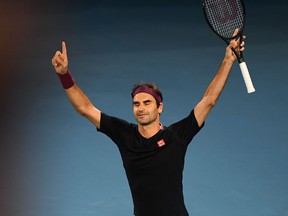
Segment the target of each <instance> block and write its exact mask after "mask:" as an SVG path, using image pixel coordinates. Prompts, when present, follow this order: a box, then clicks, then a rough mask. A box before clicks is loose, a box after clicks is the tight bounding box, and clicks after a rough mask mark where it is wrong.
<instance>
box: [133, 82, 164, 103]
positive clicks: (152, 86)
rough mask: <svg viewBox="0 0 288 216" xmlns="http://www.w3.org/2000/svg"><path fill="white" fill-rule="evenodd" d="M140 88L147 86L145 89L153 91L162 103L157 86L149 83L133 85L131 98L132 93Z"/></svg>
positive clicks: (160, 93)
mask: <svg viewBox="0 0 288 216" xmlns="http://www.w3.org/2000/svg"><path fill="white" fill-rule="evenodd" d="M141 86H147V87H149V88H151V89H152V90H153V92H155V93H156V94H157V95H158V96H159V97H160V98H161V102H162V101H163V96H162V92H161V91H160V89H159V88H158V86H157V85H156V84H155V83H150V82H138V83H136V84H134V86H133V88H132V91H131V97H132V98H133V96H134V92H135V91H136V90H137V89H138V88H139V87H141ZM157 105H159V103H158V102H157Z"/></svg>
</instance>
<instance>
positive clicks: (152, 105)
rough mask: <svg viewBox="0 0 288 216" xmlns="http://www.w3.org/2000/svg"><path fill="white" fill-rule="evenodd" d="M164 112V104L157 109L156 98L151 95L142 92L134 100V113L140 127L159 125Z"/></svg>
mask: <svg viewBox="0 0 288 216" xmlns="http://www.w3.org/2000/svg"><path fill="white" fill-rule="evenodd" d="M162 110H163V105H162V103H160V105H159V107H157V103H156V100H155V98H154V97H153V96H152V95H150V94H147V93H142V92H141V93H138V94H136V95H135V96H134V98H133V113H134V116H135V119H136V121H137V122H138V124H140V125H149V124H152V123H157V124H159V121H160V120H159V114H160V113H161V112H162Z"/></svg>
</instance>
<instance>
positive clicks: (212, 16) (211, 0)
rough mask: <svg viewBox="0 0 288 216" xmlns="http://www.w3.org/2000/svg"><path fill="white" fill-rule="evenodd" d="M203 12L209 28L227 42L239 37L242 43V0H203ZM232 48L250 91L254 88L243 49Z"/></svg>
mask: <svg viewBox="0 0 288 216" xmlns="http://www.w3.org/2000/svg"><path fill="white" fill-rule="evenodd" d="M203 12H204V16H205V18H206V21H207V22H208V24H209V26H210V28H211V29H212V30H213V32H214V33H215V34H217V35H218V36H219V37H220V38H221V39H223V40H224V41H225V42H226V43H227V44H230V42H231V41H232V40H235V39H239V40H240V45H241V44H242V39H243V32H244V26H245V21H246V12H245V7H244V3H243V1H242V0H204V1H203ZM235 29H237V31H235ZM231 48H232V47H231ZM232 50H233V52H234V54H235V56H236V57H237V60H238V62H239V66H240V69H241V72H242V75H243V78H244V81H245V84H246V88H247V92H248V93H252V92H254V91H255V88H254V86H253V83H252V80H251V77H250V74H249V71H248V68H247V65H246V63H245V60H244V57H243V53H242V51H243V49H240V50H235V49H232Z"/></svg>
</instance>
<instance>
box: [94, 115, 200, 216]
mask: <svg viewBox="0 0 288 216" xmlns="http://www.w3.org/2000/svg"><path fill="white" fill-rule="evenodd" d="M200 129H201V128H200V127H199V126H198V124H197V121H196V119H195V116H194V110H193V111H192V112H191V113H190V114H189V116H187V117H186V118H184V119H182V120H181V121H179V122H176V123H174V124H172V125H170V126H169V127H164V128H162V129H161V130H160V131H159V132H158V133H157V134H155V135H154V136H153V137H151V138H149V139H146V138H144V137H143V136H141V134H140V133H139V132H138V129H137V125H136V124H132V123H128V122H126V121H124V120H122V119H119V118H116V117H113V116H108V115H106V114H105V113H102V114H101V122H100V129H99V131H101V132H103V133H104V134H106V135H107V136H109V137H110V138H111V139H112V140H113V142H115V143H116V145H117V146H118V148H119V150H120V153H121V157H122V160H123V166H124V168H125V171H126V175H127V179H128V183H129V186H130V189H131V193H132V198H133V204H134V214H135V215H136V216H188V212H187V210H186V207H185V204H184V198H183V187H182V173H183V168H184V157H185V153H186V149H187V146H188V144H189V143H190V142H191V140H192V138H193V137H194V136H195V135H196V134H197V133H198V132H199V130H200Z"/></svg>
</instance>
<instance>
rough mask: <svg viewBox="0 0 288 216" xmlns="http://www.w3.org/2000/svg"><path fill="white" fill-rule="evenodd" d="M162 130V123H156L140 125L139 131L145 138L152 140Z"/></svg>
mask: <svg viewBox="0 0 288 216" xmlns="http://www.w3.org/2000/svg"><path fill="white" fill-rule="evenodd" d="M160 128H161V124H160V122H155V123H153V124H149V125H140V124H138V131H139V133H140V134H141V135H142V136H143V137H145V138H150V137H152V136H154V135H155V134H156V133H158V131H159V130H160Z"/></svg>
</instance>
